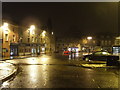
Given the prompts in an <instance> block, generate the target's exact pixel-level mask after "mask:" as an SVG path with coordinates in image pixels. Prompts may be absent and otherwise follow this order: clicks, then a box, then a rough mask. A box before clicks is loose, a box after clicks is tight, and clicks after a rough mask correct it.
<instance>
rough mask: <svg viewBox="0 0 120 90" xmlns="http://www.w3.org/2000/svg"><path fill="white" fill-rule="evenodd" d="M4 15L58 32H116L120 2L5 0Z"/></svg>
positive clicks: (61, 34) (60, 33) (14, 20)
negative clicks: (16, 0) (119, 4)
mask: <svg viewBox="0 0 120 90" xmlns="http://www.w3.org/2000/svg"><path fill="white" fill-rule="evenodd" d="M2 5H3V8H2V10H3V17H4V18H8V19H10V20H12V21H13V22H17V23H20V24H25V25H27V24H28V23H29V22H31V23H30V24H32V23H33V24H34V23H35V24H37V25H38V26H40V25H44V24H47V21H48V18H51V22H52V29H53V30H54V32H56V35H57V36H73V37H79V36H81V35H83V34H88V35H91V34H94V33H96V32H112V33H117V32H118V30H117V27H118V25H117V23H118V18H117V16H118V6H117V5H118V3H113V2H111V3H110V2H103V3H102V2H101V3H100V2H97V3H95V2H94V3H93V2H84V3H83V2H74V3H73V2H61V3H60V2H57V3H53V2H49V3H48V2H44V3H43V2H35V3H33V2H32V3H30V2H26V3H25V2H24V3H20V2H17V3H13V2H4V3H3V4H2ZM26 23H27V24H26Z"/></svg>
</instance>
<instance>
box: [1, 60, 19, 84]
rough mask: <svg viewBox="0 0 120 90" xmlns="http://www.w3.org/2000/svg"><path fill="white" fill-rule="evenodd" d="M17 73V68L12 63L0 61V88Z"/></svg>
mask: <svg viewBox="0 0 120 90" xmlns="http://www.w3.org/2000/svg"><path fill="white" fill-rule="evenodd" d="M16 72H17V67H16V66H15V65H13V64H11V63H7V62H5V61H0V86H1V84H2V83H3V82H4V81H6V80H8V79H10V78H11V77H12V76H13V75H14V74H15V73H16Z"/></svg>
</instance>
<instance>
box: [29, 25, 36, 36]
mask: <svg viewBox="0 0 120 90" xmlns="http://www.w3.org/2000/svg"><path fill="white" fill-rule="evenodd" d="M29 30H30V32H32V34H35V33H34V30H35V25H31V26H30V28H29Z"/></svg>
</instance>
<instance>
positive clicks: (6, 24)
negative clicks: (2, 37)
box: [1, 22, 9, 34]
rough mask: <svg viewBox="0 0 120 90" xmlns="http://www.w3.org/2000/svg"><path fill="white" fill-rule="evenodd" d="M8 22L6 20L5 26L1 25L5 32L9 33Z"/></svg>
mask: <svg viewBox="0 0 120 90" xmlns="http://www.w3.org/2000/svg"><path fill="white" fill-rule="evenodd" d="M8 25H9V24H8V23H6V22H4V24H3V26H2V27H1V28H2V30H3V31H4V33H5V34H8Z"/></svg>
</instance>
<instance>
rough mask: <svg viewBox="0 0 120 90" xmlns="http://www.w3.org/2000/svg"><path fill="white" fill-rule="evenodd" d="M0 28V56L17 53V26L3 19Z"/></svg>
mask: <svg viewBox="0 0 120 90" xmlns="http://www.w3.org/2000/svg"><path fill="white" fill-rule="evenodd" d="M1 28H2V29H1V30H2V56H3V57H9V56H10V55H12V56H16V55H18V39H19V36H18V28H19V27H18V26H17V25H13V24H11V23H7V22H4V21H3V25H2V27H1Z"/></svg>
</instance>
